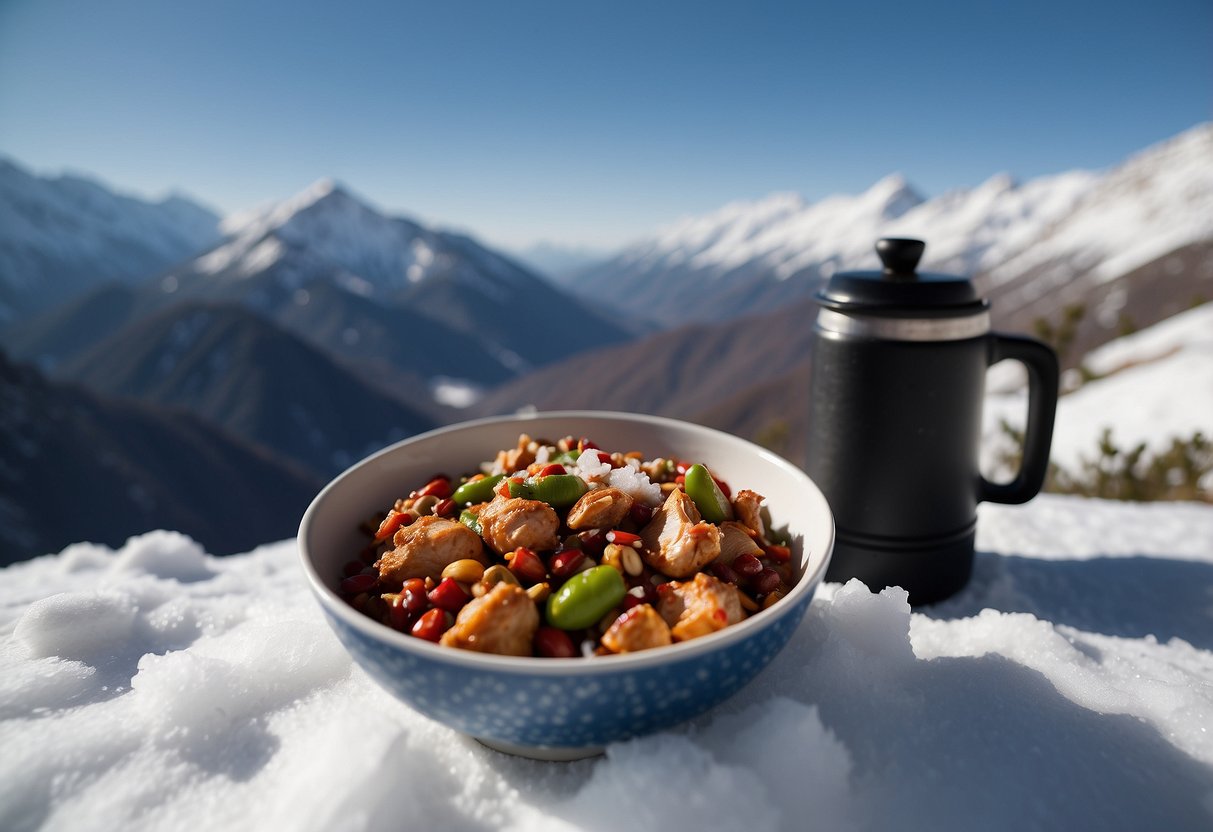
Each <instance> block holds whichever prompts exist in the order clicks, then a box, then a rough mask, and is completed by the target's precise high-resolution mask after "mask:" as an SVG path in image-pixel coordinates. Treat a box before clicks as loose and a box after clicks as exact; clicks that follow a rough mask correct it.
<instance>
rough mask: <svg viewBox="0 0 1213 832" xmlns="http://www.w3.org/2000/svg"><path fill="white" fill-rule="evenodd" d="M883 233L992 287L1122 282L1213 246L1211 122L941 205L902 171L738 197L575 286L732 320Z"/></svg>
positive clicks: (683, 313)
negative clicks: (811, 194)
mask: <svg viewBox="0 0 1213 832" xmlns="http://www.w3.org/2000/svg"><path fill="white" fill-rule="evenodd" d="M881 236H909V237H920V238H923V239H925V240H927V243H928V245H927V250H926V255H925V257H924V259H923V263H922V267H923V268H924V269H926V270H935V271H947V272H960V273H965V274H977V275H979V277H981V278H982V279H983V280H988V281H989V283H990V285H993V286H1001V285H1003V284H1014V283H1015V282H1016V281H1018V280H1025V281H1027V282H1028V283H1030V284H1031V286H1026V287H1024V288H1022V290H1021V291H1023V292H1027V293H1029V294H1031V293H1032V292H1033V291H1035V292H1036V293H1037V294H1040V293H1042V292H1045V291H1048V290H1051V289H1053V288H1055V287H1056V285H1057V283H1058V282H1059V281H1065V280H1069V279H1070V278H1072V277H1074V276H1076V275H1081V274H1084V273H1086V272H1091V273H1092V275H1093V276H1094V278H1095V279H1097V280H1101V281H1102V280H1108V279H1112V278H1115V277H1119V276H1120V275H1122V274H1124V273H1126V272H1128V271H1130V270H1132V269H1134V268H1137V267H1139V266H1142V265H1144V264H1146V263H1148V262H1150V261H1151V260H1153V259H1155V258H1158V257H1161V256H1163V255H1165V254H1167V253H1168V252H1171V251H1174V250H1176V249H1178V248H1181V247H1182V246H1184V245H1187V244H1190V243H1193V242H1197V241H1203V240H1210V239H1213V123H1210V124H1203V125H1199V126H1197V127H1194V128H1192V129H1190V130H1188V131H1187V132H1185V133H1183V134H1181V135H1179V136H1177V137H1175V138H1174V139H1171V140H1169V141H1166V142H1163V143H1161V144H1158V145H1156V146H1154V147H1151V148H1148V149H1146V150H1144V151H1142V152H1141V153H1138V154H1136V155H1135V156H1133V157H1131V158H1129V159H1128V160H1126V161H1125V162H1123V163H1122V164H1120V165H1118V166H1116V167H1114V168H1112V169H1110V170H1108V171H1105V172H1086V171H1071V172H1067V173H1061V174H1057V175H1053V176H1045V177H1041V178H1038V179H1033V180H1030V181H1028V182H1024V183H1018V182H1016V181H1015V180H1014V179H1013V178H1012V177H1011V176H1009V175H1007V174H999V175H997V176H994V177H992V178H991V179H989V180H988V181H986V182H984V183H982V184H981V185H979V186H977V187H975V188H972V189H960V190H955V191H951V192H948V193H945V194H942V195H940V196H937V197H934V198H932V199H923V197H921V196H920V195H919V194H917V193H916V192H915V191H914V190H913V188H912V187H911V186H910V185H909V184H908V183H907V182H906V181H905V179H904V178H903V177H901V176H900V175H893V176H889V177H886V178H885V179H882V180H881V181H880V182H878V183H876V184H875V185H874V186H872V188H870V189H869V190H868V191H866V192H864V193H863V194H860V195H859V196H846V195H840V196H831V197H827V198H826V199H823V200H820V201H818V202H812V203H810V202H806V201H805V200H803V199H802V198H801V197H799V196H797V195H795V194H774V195H772V196H770V197H767V198H766V199H762V200H757V201H754V202H740V203H734V204H731V205H728V206H725V207H724V208H722V209H720V210H719V211H716V212H714V213H711V214H708V215H705V216H702V217H693V218H689V219H686V220H682V221H680V222H678V223H675V224H674V225H672V226H670V227H668V228H666V229H663V230H662V231H660V232H658V233H657V234H656V235H655V236H654V237H652V238H651V239H648V240H644V241H642V242H639V243H637V244H635V245H633V246H631V247H629V248H627V249H625V250H624V251H622V252H621V253H619V254H618V255H617V256H616V257H614V258H612V259H611V260H608V261H606V262H605V263H602V264H599V265H597V266H595V267H593V268H591V269H588V270H586V271H584V272H582V273H580V274H578V275H576V276H574V277H573V278H570V279H569V281H568V285H570V286H574V287H575V288H576V289H577V291H579V292H581V293H583V294H584V295H586V296H588V297H594V298H598V299H601V300H602V301H604V302H607V303H611V304H614V305H616V306H618V307H620V308H622V309H625V310H628V311H631V312H634V313H636V314H648V315H649V316H651V317H653V318H654V319H657V320H660V321H662V322H663V323H665V324H666V325H673V324H677V323H680V322H683V321H686V320H702V319H710V318H727V317H734V316H737V315H740V314H744V313H747V312H753V311H758V310H764V309H772V308H776V307H779V306H782V305H783V304H784V303H786V302H787V301H788V300H790V299H792V298H795V297H798V296H800V297H802V296H805V295H807V294H810V293H811V292H812V291H814V290H815V288H816V287H817V285H818V283H819V281H820V280H821V279H822V278H826V277H829V276H830V275H831V274H833V273H834V272H835V271H838V270H840V269H855V268H873V267H875V266H876V258H875V256H874V254H873V251H872V246H873V243H874V242H875V240H876V239H877V238H878V237H881ZM780 284H786V285H780ZM705 286H711V287H712V288H711V289H710V290H709V291H708V292H706V293H705V291H704V289H705ZM1033 287H1038V288H1033ZM705 294H706V297H705Z"/></svg>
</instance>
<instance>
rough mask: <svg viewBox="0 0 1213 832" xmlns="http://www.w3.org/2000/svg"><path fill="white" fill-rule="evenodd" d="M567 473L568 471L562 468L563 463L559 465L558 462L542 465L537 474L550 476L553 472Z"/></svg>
mask: <svg viewBox="0 0 1213 832" xmlns="http://www.w3.org/2000/svg"><path fill="white" fill-rule="evenodd" d="M567 473H568V472H567V471H565V470H564V466H563V465H561V464H559V463H552V464H551V465H547V466H544V467H543V468H542V469H541V470H540V471H539V476H541V477H550V476H552V475H553V474H567Z"/></svg>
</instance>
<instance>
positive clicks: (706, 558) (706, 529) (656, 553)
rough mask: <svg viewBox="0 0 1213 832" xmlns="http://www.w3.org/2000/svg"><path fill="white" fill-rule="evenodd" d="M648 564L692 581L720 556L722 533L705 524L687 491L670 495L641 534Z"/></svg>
mask: <svg viewBox="0 0 1213 832" xmlns="http://www.w3.org/2000/svg"><path fill="white" fill-rule="evenodd" d="M640 538H641V540H642V541H643V542H644V550H643V555H644V559H645V562H646V563H648V565H649V566H651V567H653V568H654V569H656V570H657V571H659V572H664V573H665V574H666V575H669V576H670V577H671V578H689V577H690V576H691V575H694V574H695V572H696V571H698V570H699V569H700V568H702V567H703V566H705V565H706V564H709V563H711V562H712V561H713V560H715V559H716V557H717V556H719V555H720V529H719V527H717V526H714V525H712V524H711V523H705V522H703V520H702V518H701V517H700V514H699V509H698V508H696V507H695V501H694V500H692V499H691V498H690V497H688V496H687V494H686V492H685V491H682V490H681V489H676V490H674V491H671V492H670V496H669V497H667V498H666V501H665V504H664V505H662V506H661V508H659V509H657V511H655V512H653V519H652V520H651V521H650V522H649V524H648V525H647V526H645V527H644V528H643V529H642V530H641V532H640Z"/></svg>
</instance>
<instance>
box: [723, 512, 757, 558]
mask: <svg viewBox="0 0 1213 832" xmlns="http://www.w3.org/2000/svg"><path fill="white" fill-rule="evenodd" d="M743 554H750V555H753V556H754V557H756V558H760V557H762V555H763V551H762V547H761V546H759V545H758V544H757V543H756V542H755V541H754V538H752V537H750V532H749V531H748V530H747V528H746V527H745V526H743V525H742V524H741V523H738V522H737V521H736V520H726V521H724V522H723V523H721V524H720V557H719V558H717V560H718V561H720V562H721V563H726V564H729V565H730V566H731V565H732V563H733V561H734V560H736V559H737V556H738V555H743Z"/></svg>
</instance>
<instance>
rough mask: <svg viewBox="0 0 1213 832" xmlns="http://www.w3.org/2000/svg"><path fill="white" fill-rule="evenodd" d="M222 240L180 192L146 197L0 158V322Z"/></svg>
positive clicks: (138, 277) (215, 224) (148, 271)
mask: <svg viewBox="0 0 1213 832" xmlns="http://www.w3.org/2000/svg"><path fill="white" fill-rule="evenodd" d="M219 239H220V231H219V217H217V216H216V215H215V214H214V213H212V212H211V211H209V210H208V209H206V208H203V207H202V206H200V205H198V204H197V203H195V202H193V201H191V200H189V199H186V198H184V197H179V196H173V197H168V198H166V199H163V200H161V201H159V202H147V201H145V200H141V199H137V198H135V197H130V196H123V195H121V194H118V193H115V192H114V191H112V190H110V189H109V188H107V187H105V186H104V185H101V184H99V183H97V182H94V181H92V180H90V179H85V178H82V177H78V176H58V177H39V176H36V175H35V174H33V173H31V172H30V171H28V170H26V169H25V168H23V167H21V166H20V165H18V164H16V163H15V162H12V161H9V160H5V159H2V158H0V326H3V325H4V324H6V323H12V322H14V321H17V320H19V319H21V318H23V317H25V316H28V315H30V314H32V313H35V312H38V311H40V310H43V309H46V308H48V307H50V306H53V305H54V304H56V303H59V302H61V301H62V300H63V299H65V298H67V297H70V296H72V295H74V294H78V293H79V292H81V291H84V290H86V289H88V288H91V287H92V286H96V285H97V284H98V283H100V282H103V281H109V280H121V281H131V282H134V281H142V280H146V279H147V278H148V277H149V276H151V275H154V274H156V273H157V272H159V271H161V270H163V269H166V268H168V267H170V266H174V265H176V264H177V263H179V262H181V261H182V260H183V259H184V258H186V257H189V256H190V255H193V254H196V253H198V252H199V251H202V250H203V249H206V248H209V247H210V246H212V245H214V244H215V243H216V242H218V241H219Z"/></svg>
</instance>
